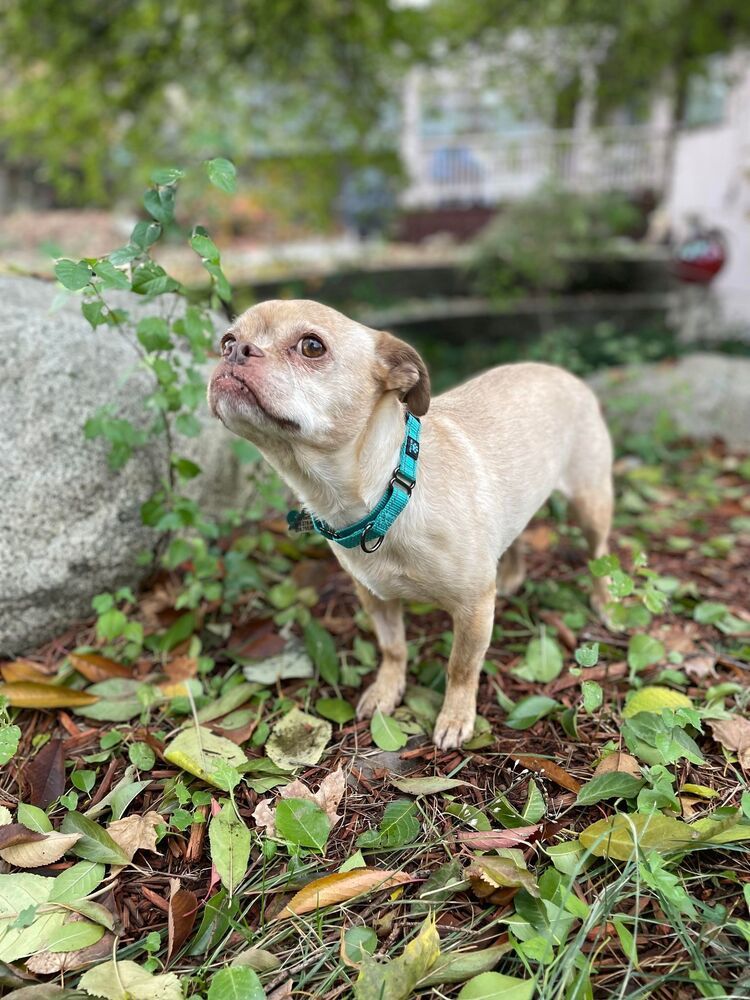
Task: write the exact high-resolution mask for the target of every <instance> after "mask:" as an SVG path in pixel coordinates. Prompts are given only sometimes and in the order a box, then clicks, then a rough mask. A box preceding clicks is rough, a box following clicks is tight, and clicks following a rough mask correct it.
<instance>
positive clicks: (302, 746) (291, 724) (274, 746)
mask: <svg viewBox="0 0 750 1000" xmlns="http://www.w3.org/2000/svg"><path fill="white" fill-rule="evenodd" d="M332 732H333V730H332V727H331V723H330V722H326V721H325V720H324V719H318V718H317V717H316V716H314V715H308V713H307V712H301V711H300V710H299V709H298V708H293V709H292V710H291V712H287V714H286V715H285V716H284V717H283V718H282V719H280V720H279V721H278V722H277V723H276V725H275V726H274V727H273V730H272V731H271V735H270V736H269V737H268V740H267V741H266V745H265V751H266V754H267V755H268V756H269V757H270V759H271V760H272V761H273V762H274V764H276V766H277V767H280V768H282V769H283V770H285V771H293V770H294V769H295V768H297V767H302V766H303V765H305V764H307V765H311V764H317V763H318V761H319V760H320V758H321V757H322V756H323V754H324V752H325V748H326V746H327V745H328V741H329V740H330V738H331V735H332Z"/></svg>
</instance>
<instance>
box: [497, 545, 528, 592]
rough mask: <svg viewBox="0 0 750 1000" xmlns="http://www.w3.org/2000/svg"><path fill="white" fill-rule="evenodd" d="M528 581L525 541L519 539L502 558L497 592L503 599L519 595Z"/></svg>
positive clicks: (498, 569)
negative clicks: (518, 592)
mask: <svg viewBox="0 0 750 1000" xmlns="http://www.w3.org/2000/svg"><path fill="white" fill-rule="evenodd" d="M525 579H526V556H525V555H524V549H523V541H522V540H521V538H517V539H516V540H515V542H513V544H512V545H510V546H509V547H508V548H507V549H506V550H505V552H503V554H502V556H501V557H500V563H499V565H498V567H497V592H498V594H500V596H501V597H510V596H511V595H512V594H515V593H517V591H519V590H520V589H521V587H522V586H523V581H524V580H525Z"/></svg>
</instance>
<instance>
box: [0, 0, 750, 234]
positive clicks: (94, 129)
mask: <svg viewBox="0 0 750 1000" xmlns="http://www.w3.org/2000/svg"><path fill="white" fill-rule="evenodd" d="M561 27H562V28H563V29H564V30H565V44H560V43H559V38H560V35H559V32H558V30H557V29H559V28H561ZM516 28H520V29H524V32H525V37H526V38H527V39H531V41H530V42H529V43H528V44H527V46H526V49H527V51H526V54H525V55H524V56H523V58H526V59H527V60H528V61H529V63H530V64H531V65H532V66H533V72H534V77H533V78H531V77H530V80H531V79H536V78H537V77H539V76H543V75H546V76H548V77H549V84H550V86H551V92H552V93H553V94H554V95H555V100H556V107H555V109H554V110H553V118H554V120H555V122H556V123H557V124H570V117H571V113H572V111H571V109H572V107H573V106H574V102H575V97H576V95H577V93H578V92H579V80H578V76H577V74H578V69H579V68H580V60H581V56H582V54H583V56H584V57H585V58H589V57H591V58H595V59H596V60H602V61H601V69H600V73H599V83H598V85H599V91H600V99H601V104H600V107H601V109H602V113H606V110H607V109H608V108H610V107H613V106H617V105H622V104H623V103H625V104H628V105H629V106H635V105H637V104H638V102H639V100H640V101H641V102H642V99H643V95H644V93H645V92H648V91H650V90H653V89H654V88H655V87H657V86H662V87H663V86H664V83H665V80H669V79H671V80H673V81H674V82H675V84H676V87H677V91H678V93H684V91H685V88H686V85H687V80H688V78H689V77H690V75H691V74H693V73H695V72H696V71H700V70H701V69H702V68H703V67H704V65H705V62H706V58H707V57H708V56H710V55H712V54H714V53H717V52H727V51H730V50H731V49H732V48H733V47H734V46H735V45H736V44H739V43H741V42H742V41H743V39H746V38H747V37H749V36H750V5H748V4H747V3H746V0H714V2H712V3H710V4H707V3H705V2H702V0H631V2H630V3H628V4H612V3H603V2H602V0H542V2H540V3H538V4H535V5H533V6H532V5H528V4H518V3H511V2H509V0H436V2H435V3H433V4H431V5H427V6H425V7H411V6H406V5H402V4H399V5H396V4H395V3H389V2H388V0H357V3H352V2H351V0H274V2H273V3H269V2H267V0H228V2H226V3H222V4H213V5H211V4H204V3H201V2H199V0H166V2H159V0H113V2H112V3H109V4H106V5H92V4H91V3H89V2H88V0H69V2H67V3H64V4H63V3H57V2H55V0H5V2H4V4H3V26H2V32H0V59H1V61H0V65H2V70H0V88H1V90H2V101H0V137H1V138H0V142H1V143H2V151H3V156H4V159H5V161H6V163H7V164H9V165H11V166H12V167H14V168H15V169H16V170H21V171H24V172H25V173H27V174H28V175H30V176H31V177H32V178H33V180H34V181H36V182H37V183H39V184H48V185H51V186H52V187H53V188H54V189H55V191H56V192H57V196H58V198H60V199H61V200H63V201H64V202H65V203H67V204H82V203H99V204H108V203H110V202H111V199H112V197H113V196H115V195H118V194H120V193H125V194H127V195H128V196H133V195H134V194H135V192H136V191H137V190H138V189H139V188H140V187H141V185H142V184H144V183H145V182H146V180H147V177H148V175H149V173H150V171H151V170H152V169H153V168H154V166H156V165H158V164H161V163H164V162H169V161H172V162H186V163H188V162H194V161H196V160H199V159H203V158H206V157H210V156H216V155H224V156H231V157H232V158H234V159H235V160H237V161H238V162H239V164H240V167H241V169H242V171H243V174H245V173H246V172H248V171H249V164H250V163H251V162H252V173H253V176H252V178H251V179H252V180H253V182H254V183H258V184H259V185H260V186H261V187H263V186H266V187H271V188H272V189H273V190H275V191H276V192H278V191H281V190H286V191H287V192H288V193H289V194H290V204H289V205H287V206H286V208H287V211H288V214H289V215H291V216H293V217H295V216H299V217H300V219H301V221H305V220H304V214H305V213H306V212H307V211H308V208H307V203H308V202H309V203H311V204H312V206H313V207H312V210H311V211H312V215H313V217H315V218H320V217H322V216H323V214H324V213H325V212H326V211H328V210H329V208H330V204H331V199H332V195H331V193H330V191H331V189H333V188H334V187H338V186H339V182H340V180H341V178H342V175H343V174H344V173H347V172H350V171H352V170H356V169H357V168H358V167H361V166H362V165H363V164H366V163H369V162H372V159H373V157H375V158H377V157H381V158H382V157H383V155H384V152H386V151H393V150H394V149H395V147H396V130H397V127H398V120H397V119H398V88H399V85H400V81H401V79H402V78H403V74H404V72H405V70H406V68H407V67H408V66H410V65H413V64H414V63H415V62H425V63H427V62H433V63H437V64H441V65H442V62H443V60H444V58H445V56H446V54H448V53H449V52H450V51H451V50H455V51H458V50H460V49H462V48H465V47H466V46H467V45H469V46H470V47H471V50H472V51H478V52H481V51H485V52H487V53H488V54H493V55H496V54H497V52H498V50H499V48H501V47H502V43H503V42H504V41H505V40H507V38H508V36H509V34H510V33H512V32H513V30H514V29H516ZM575 53H577V54H575ZM571 54H572V55H571ZM566 60H567V63H568V64H569V65H568V68H567V69H565V70H564V71H563V69H561V67H563V65H564V64H565V63H566ZM548 64H549V68H545V67H547V65H548ZM571 67H572V69H571ZM331 155H333V156H334V158H335V161H336V162H335V163H334V164H333V165H332V164H331V162H330V159H329V157H330V156H331ZM286 157H289V159H288V160H287V159H286ZM394 164H395V159H394V158H393V157H392V158H391V160H390V161H389V165H390V166H391V167H393V166H394ZM185 193H186V195H187V196H188V198H189V196H190V189H189V183H188V189H187V191H186V192H185ZM279 200H280V201H282V202H283V201H284V199H283V198H282V199H279Z"/></svg>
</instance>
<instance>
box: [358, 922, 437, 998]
mask: <svg viewBox="0 0 750 1000" xmlns="http://www.w3.org/2000/svg"><path fill="white" fill-rule="evenodd" d="M439 957H440V937H439V936H438V932H437V930H436V928H435V921H434V919H433V918H432V917H428V918H427V919H426V920H425V922H424V923H423V925H422V927H421V929H420V931H419V934H418V935H417V936H416V937H415V938H413V939H412V940H411V941H409V943H408V944H407V945H406V947H405V948H404V950H403V952H402V953H401V954H400V955H399V956H398V957H397V958H394V959H391V960H390V961H388V962H379V961H377V960H376V959H374V958H372V957H370V956H368V955H363V960H364V961H363V964H362V968H361V969H360V972H359V976H358V977H357V981H356V982H355V984H354V1000H386V998H387V1000H407V998H408V997H410V996H411V995H412V993H413V991H414V988H415V986H416V984H417V983H418V982H419V980H420V979H422V978H423V977H424V976H425V975H426V974H427V972H428V970H429V969H431V968H432V966H433V965H434V964H435V962H436V961H437V960H438V958H439Z"/></svg>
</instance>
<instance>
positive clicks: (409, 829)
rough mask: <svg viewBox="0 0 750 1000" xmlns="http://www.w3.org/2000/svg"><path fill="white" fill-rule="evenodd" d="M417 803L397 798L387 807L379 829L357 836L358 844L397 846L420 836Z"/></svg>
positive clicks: (365, 846)
mask: <svg viewBox="0 0 750 1000" xmlns="http://www.w3.org/2000/svg"><path fill="white" fill-rule="evenodd" d="M419 831H420V825H419V820H418V819H417V805H416V803H415V802H411V801H409V799H396V801H395V802H390V803H389V804H388V805H387V806H386V807H385V812H384V813H383V819H382V820H381V823H380V826H379V827H378V829H377V830H366V831H365V832H364V833H362V834H360V836H359V837H358V838H357V846H358V847H364V848H373V847H383V848H396V847H403V846H404V844H410V843H411V842H412V841H413V840H415V839H416V838H417V837H418V836H419Z"/></svg>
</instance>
